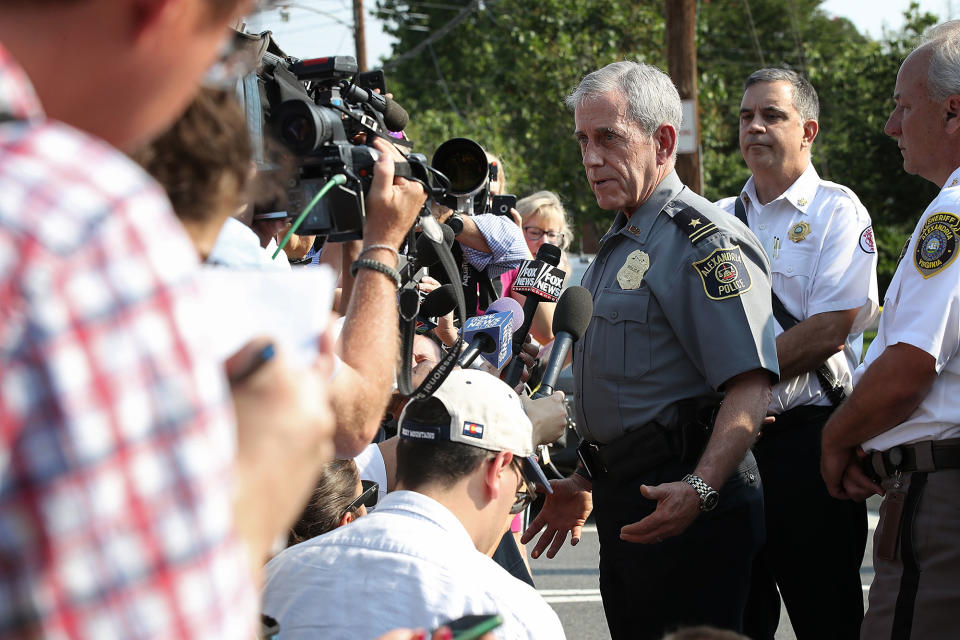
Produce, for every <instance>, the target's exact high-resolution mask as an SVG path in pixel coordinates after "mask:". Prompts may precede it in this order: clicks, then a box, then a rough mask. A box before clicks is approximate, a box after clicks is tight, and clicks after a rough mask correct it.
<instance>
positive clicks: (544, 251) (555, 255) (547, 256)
mask: <svg viewBox="0 0 960 640" xmlns="http://www.w3.org/2000/svg"><path fill="white" fill-rule="evenodd" d="M537 260H539V261H541V262H546V263H547V264H549V265H550V266H551V267H556V266H557V265H559V264H560V247H558V246H557V245H555V244H547V243H546V242H544V243H543V244H542V245H540V249H539V250H537Z"/></svg>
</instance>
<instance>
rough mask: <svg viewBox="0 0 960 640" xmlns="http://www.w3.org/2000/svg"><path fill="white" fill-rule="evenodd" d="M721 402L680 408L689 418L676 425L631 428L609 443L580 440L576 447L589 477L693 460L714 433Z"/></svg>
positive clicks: (618, 473) (638, 471)
mask: <svg viewBox="0 0 960 640" xmlns="http://www.w3.org/2000/svg"><path fill="white" fill-rule="evenodd" d="M717 408H718V405H716V404H712V405H709V406H700V407H699V408H693V405H692V404H691V405H690V406H689V407H681V415H684V414H685V415H686V417H687V419H686V420H683V421H681V422H680V423H679V424H678V425H676V426H665V425H662V424H660V423H658V422H648V423H647V424H645V425H643V426H641V427H639V428H638V429H633V430H631V431H628V432H627V433H625V434H624V435H622V436H620V437H619V438H617V439H616V440H614V441H613V442H611V443H609V444H597V443H593V442H588V441H586V440H581V441H580V445H579V446H578V447H577V456H578V457H579V458H580V462H581V463H582V466H583V469H584V471H585V473H583V475H586V476H587V477H588V478H591V479H597V478H601V477H603V476H605V475H607V474H613V475H617V476H621V475H637V474H641V473H644V472H646V471H649V470H651V469H656V468H657V467H659V466H661V465H662V464H664V463H666V462H670V461H680V462H693V463H695V462H696V461H697V460H699V459H700V454H701V453H703V450H704V448H705V447H706V446H707V441H708V440H709V439H710V434H711V433H712V432H713V421H714V419H715V418H716V413H717Z"/></svg>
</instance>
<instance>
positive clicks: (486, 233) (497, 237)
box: [460, 213, 530, 278]
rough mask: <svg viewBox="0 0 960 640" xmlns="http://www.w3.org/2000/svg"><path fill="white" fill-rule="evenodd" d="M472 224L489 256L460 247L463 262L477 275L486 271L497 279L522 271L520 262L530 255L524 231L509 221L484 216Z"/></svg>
mask: <svg viewBox="0 0 960 640" xmlns="http://www.w3.org/2000/svg"><path fill="white" fill-rule="evenodd" d="M473 222H474V223H475V224H476V225H477V228H478V229H479V230H480V233H481V234H482V235H483V239H484V240H486V241H487V245H489V247H490V253H483V252H482V251H477V250H476V249H471V248H470V247H467V246H464V245H460V246H461V247H462V248H463V257H464V259H465V260H466V261H467V262H468V263H469V264H470V265H472V266H473V268H475V269H476V270H477V271H484V270H486V272H487V276H488V277H490V278H496V277H497V276H499V275H500V274H502V273H505V272H507V271H510V270H511V269H516V268H517V267H519V266H520V262H521V261H523V260H526V259H527V257H528V256H529V255H530V251H529V249H527V241H526V240H524V239H523V231H521V230H520V227H518V226H517V225H516V224H514V222H513V220H511V219H510V218H508V217H506V216H497V215H494V214H492V213H484V214H482V215H479V216H473Z"/></svg>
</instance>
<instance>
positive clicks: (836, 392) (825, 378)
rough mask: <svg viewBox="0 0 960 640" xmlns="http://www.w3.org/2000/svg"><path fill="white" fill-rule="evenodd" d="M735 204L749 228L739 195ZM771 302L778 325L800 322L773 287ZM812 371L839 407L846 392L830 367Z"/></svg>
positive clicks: (784, 328)
mask: <svg viewBox="0 0 960 640" xmlns="http://www.w3.org/2000/svg"><path fill="white" fill-rule="evenodd" d="M735 202H736V204H735V205H734V212H735V215H736V216H737V218H738V219H739V220H740V222H742V223H743V224H744V226H746V227H747V228H750V225H749V224H747V210H746V207H744V206H743V200H742V199H741V198H740V196H737V197H736V198H735ZM770 296H771V303H772V304H773V316H774V317H775V318H776V319H777V322H778V323H779V324H780V327H781V328H782V329H783V330H784V331H788V330H790V329H791V328H793V327H795V326H796V325H798V324H800V322H801V321H800V320H799V319H797V318H795V317H794V315H793V314H792V313H790V312H789V311H787V307H786V306H784V304H783V301H782V300H781V299H780V297H779V296H778V295H777V294H776V293H774V291H773V289H772V288H771V289H770ZM813 373H814V374H815V375H816V377H817V382H819V383H820V387H821V388H822V389H823V393H824V395H826V396H827V399H828V400H829V401H830V404H832V405H833V406H834V407H839V406H840V403H842V402H843V401H844V399H845V398H846V397H847V393H846V391H845V390H844V388H843V385H841V384H840V382H839V381H838V380H837V377H836V376H835V375H833V371H831V370H830V367H828V366H827V363H826V362H821V363H820V366H819V367H817V368H816V369H814V371H813Z"/></svg>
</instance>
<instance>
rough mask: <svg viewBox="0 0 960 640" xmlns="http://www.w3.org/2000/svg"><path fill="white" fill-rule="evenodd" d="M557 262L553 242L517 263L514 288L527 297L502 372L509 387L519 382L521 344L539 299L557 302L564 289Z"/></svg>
mask: <svg viewBox="0 0 960 640" xmlns="http://www.w3.org/2000/svg"><path fill="white" fill-rule="evenodd" d="M558 264H560V247H557V246H555V245H552V244H542V245H540V249H539V250H538V251H537V258H536V259H535V260H524V261H523V262H521V263H520V271H519V272H518V273H517V278H516V280H514V282H513V290H514V291H517V292H519V293H522V294H524V295H525V296H526V297H527V300H526V302H524V303H523V324H522V325H520V328H519V329H517V331H516V332H514V334H513V361H511V362H510V366H508V367H507V371H506V373H505V374H504V378H503V380H504V382H506V383H507V384H508V385H510V386H511V387H515V386H517V385H518V384H520V375H521V374H522V373H523V362H522V361H521V360H520V358H519V357H518V356H519V355H520V351H521V349H523V343H524V341H525V340H526V339H527V334H528V333H530V325H531V324H533V316H534V314H536V312H537V306H538V305H539V304H540V302H541V301H545V302H556V301H557V299H558V298H559V297H560V291H561V290H562V289H563V277H564V276H565V275H566V274H565V273H564V272H563V270H562V269H558V268H557V265H558Z"/></svg>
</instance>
